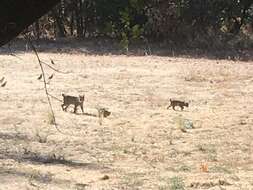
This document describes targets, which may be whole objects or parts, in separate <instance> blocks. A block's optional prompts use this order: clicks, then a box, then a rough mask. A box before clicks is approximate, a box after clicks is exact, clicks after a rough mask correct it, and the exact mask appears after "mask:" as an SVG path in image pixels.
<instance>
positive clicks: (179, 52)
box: [0, 38, 253, 61]
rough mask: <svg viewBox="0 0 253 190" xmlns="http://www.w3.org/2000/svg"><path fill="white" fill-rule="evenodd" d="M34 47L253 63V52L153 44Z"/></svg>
mask: <svg viewBox="0 0 253 190" xmlns="http://www.w3.org/2000/svg"><path fill="white" fill-rule="evenodd" d="M26 43H27V42H25V41H24V40H22V39H15V40H13V42H12V43H11V46H10V48H8V45H5V46H3V47H0V54H2V55H6V54H12V55H14V56H15V54H19V53H24V52H31V50H30V49H26ZM34 44H35V45H36V48H37V50H38V51H39V52H45V53H67V54H80V53H82V54H87V55H123V54H124V55H131V56H146V55H155V56H170V57H189V58H208V59H226V60H232V61H237V60H240V61H252V60H253V51H252V48H248V49H247V48H244V49H240V48H237V49H236V48H234V47H233V48H229V47H227V48H225V47H222V48H204V47H187V46H186V45H184V44H179V45H170V44H165V43H159V42H152V43H150V44H145V43H138V44H134V45H130V47H129V52H128V53H126V52H125V51H123V50H122V48H120V46H119V43H118V42H117V41H116V40H111V39H104V38H93V39H83V40H80V39H64V40H57V41H55V40H46V39H44V40H39V41H35V42H34Z"/></svg>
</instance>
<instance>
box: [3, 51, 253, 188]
mask: <svg viewBox="0 0 253 190" xmlns="http://www.w3.org/2000/svg"><path fill="white" fill-rule="evenodd" d="M17 55H18V57H19V58H17V57H13V56H8V55H1V56H0V61H1V64H0V67H1V71H0V78H2V76H4V77H5V80H7V85H6V86H5V87H0V106H1V112H0V126H1V128H0V143H1V146H0V189H3V190H6V189H11V190H15V189H19V190H21V189H29V190H33V189H52V190H58V189H68V190H69V189H77V190H81V189H94V190H97V189H99V190H102V189H103V190H111V189H115V190H116V189H119V190H128V189H129V190H132V189H159V190H165V189H166V190H167V189H172V190H174V189H187V190H188V189H190V190H191V189H212V190H216V189H217V190H219V189H227V190H231V189H235V190H238V189H242V190H246V189H249V190H250V189H253V177H252V176H253V152H252V151H253V150H252V148H253V144H252V136H253V134H252V124H253V98H252V97H253V62H233V61H226V60H208V59H191V58H176V57H158V56H144V57H134V56H109V55H108V56H101V55H100V56H96V55H84V54H72V55H71V54H50V53H41V54H40V57H41V59H42V60H43V61H45V62H47V63H49V64H50V58H51V59H53V60H54V61H55V63H56V64H55V65H54V66H55V67H56V68H58V69H60V70H61V71H66V72H70V73H69V74H61V73H57V72H54V71H52V70H50V69H46V75H47V77H48V76H50V75H51V74H53V73H54V77H53V79H52V80H50V81H49V85H48V87H49V92H50V94H51V95H53V96H54V97H56V98H58V99H60V100H61V99H62V96H61V93H65V94H72V95H78V94H85V114H81V110H78V114H73V113H72V111H73V109H72V108H70V109H69V110H68V112H64V111H62V109H61V102H60V101H58V100H57V99H52V103H53V108H54V112H55V115H56V121H57V123H58V127H59V129H60V131H61V132H59V131H57V130H56V128H55V127H54V125H51V123H52V115H51V113H50V109H49V107H48V103H47V99H46V96H45V93H44V89H43V82H42V81H40V80H38V79H37V78H38V76H39V75H40V68H39V66H38V63H37V62H36V57H35V56H34V54H32V53H21V54H17ZM47 80H48V79H47ZM170 98H175V99H180V100H184V101H187V102H189V107H188V108H185V110H184V111H180V109H177V111H174V110H172V109H169V110H167V109H166V107H167V106H168V104H169V99H170ZM98 106H101V107H105V108H108V109H109V110H110V111H111V112H112V114H111V115H110V116H109V117H108V118H105V119H104V120H103V124H102V125H99V122H98V118H97V117H96V114H97V110H96V107H98Z"/></svg>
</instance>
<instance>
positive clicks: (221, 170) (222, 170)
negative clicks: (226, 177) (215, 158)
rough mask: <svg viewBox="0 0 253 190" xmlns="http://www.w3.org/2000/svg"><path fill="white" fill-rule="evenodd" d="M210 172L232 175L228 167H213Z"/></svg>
mask: <svg viewBox="0 0 253 190" xmlns="http://www.w3.org/2000/svg"><path fill="white" fill-rule="evenodd" d="M210 172H212V173H226V174H232V170H231V169H230V168H228V167H226V166H213V167H211V168H210Z"/></svg>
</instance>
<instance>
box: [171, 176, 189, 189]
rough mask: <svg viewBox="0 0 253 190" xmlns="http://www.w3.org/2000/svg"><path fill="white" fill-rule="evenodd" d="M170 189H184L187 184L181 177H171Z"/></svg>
mask: <svg viewBox="0 0 253 190" xmlns="http://www.w3.org/2000/svg"><path fill="white" fill-rule="evenodd" d="M169 189H170V190H184V189H185V185H184V181H183V179H182V178H181V177H178V176H175V177H172V178H170V188H169Z"/></svg>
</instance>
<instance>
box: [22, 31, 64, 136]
mask: <svg viewBox="0 0 253 190" xmlns="http://www.w3.org/2000/svg"><path fill="white" fill-rule="evenodd" d="M25 38H26V40H27V42H28V43H29V45H30V46H31V48H32V50H33V51H34V53H35V55H36V57H37V59H38V63H39V66H40V69H41V72H42V76H43V83H44V90H45V93H46V96H47V100H48V104H49V107H50V110H51V113H52V117H53V123H54V126H55V128H56V129H57V131H59V132H61V131H60V130H59V128H58V126H57V123H56V118H55V114H54V110H53V106H52V103H51V100H50V97H49V96H50V95H49V93H48V88H47V82H46V77H45V72H44V68H43V65H42V62H41V60H40V57H39V55H38V52H37V50H36V48H35V47H34V45H33V43H32V42H31V40H30V37H29V36H28V35H25Z"/></svg>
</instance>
